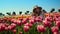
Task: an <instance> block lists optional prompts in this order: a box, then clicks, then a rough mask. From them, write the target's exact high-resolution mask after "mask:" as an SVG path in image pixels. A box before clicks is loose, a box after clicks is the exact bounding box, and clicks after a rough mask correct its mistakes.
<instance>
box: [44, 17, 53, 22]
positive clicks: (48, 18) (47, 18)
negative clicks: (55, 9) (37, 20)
mask: <svg viewBox="0 0 60 34" xmlns="http://www.w3.org/2000/svg"><path fill="white" fill-rule="evenodd" d="M45 20H47V21H50V22H52V21H53V18H52V17H46V18H45Z"/></svg>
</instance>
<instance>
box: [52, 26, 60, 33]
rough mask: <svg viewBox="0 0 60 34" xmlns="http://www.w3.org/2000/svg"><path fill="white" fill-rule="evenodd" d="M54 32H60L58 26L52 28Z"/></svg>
mask: <svg viewBox="0 0 60 34" xmlns="http://www.w3.org/2000/svg"><path fill="white" fill-rule="evenodd" d="M51 30H52V32H58V31H59V28H58V27H57V26H53V27H52V28H51Z"/></svg>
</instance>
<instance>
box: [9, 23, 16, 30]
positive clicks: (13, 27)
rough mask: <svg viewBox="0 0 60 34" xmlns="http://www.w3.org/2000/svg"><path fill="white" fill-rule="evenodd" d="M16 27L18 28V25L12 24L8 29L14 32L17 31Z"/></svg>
mask: <svg viewBox="0 0 60 34" xmlns="http://www.w3.org/2000/svg"><path fill="white" fill-rule="evenodd" d="M15 27H16V24H14V23H12V24H11V25H9V26H8V29H9V30H13V29H15Z"/></svg>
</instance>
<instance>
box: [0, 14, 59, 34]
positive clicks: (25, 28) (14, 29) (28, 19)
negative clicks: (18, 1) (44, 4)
mask: <svg viewBox="0 0 60 34" xmlns="http://www.w3.org/2000/svg"><path fill="white" fill-rule="evenodd" d="M0 34H60V14H59V13H46V14H45V19H43V17H41V16H38V17H36V16H31V15H18V16H13V17H6V16H5V17H3V18H0Z"/></svg>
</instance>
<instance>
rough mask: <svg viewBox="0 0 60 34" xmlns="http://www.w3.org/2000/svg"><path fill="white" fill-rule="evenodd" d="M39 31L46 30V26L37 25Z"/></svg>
mask: <svg viewBox="0 0 60 34" xmlns="http://www.w3.org/2000/svg"><path fill="white" fill-rule="evenodd" d="M37 31H38V32H45V31H46V28H45V27H44V26H43V25H37Z"/></svg>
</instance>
